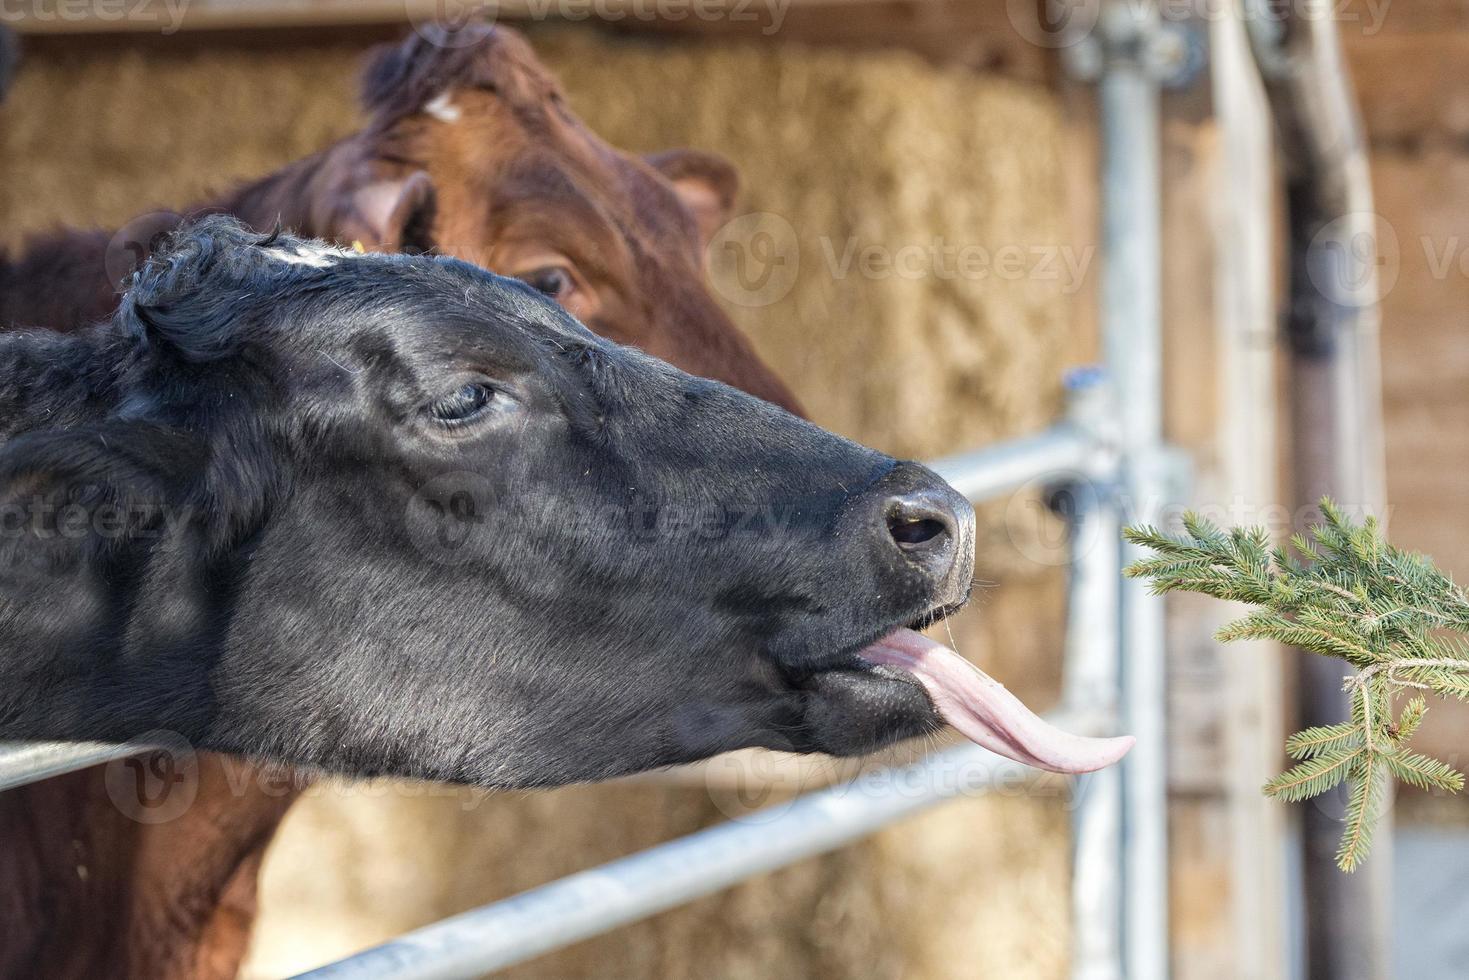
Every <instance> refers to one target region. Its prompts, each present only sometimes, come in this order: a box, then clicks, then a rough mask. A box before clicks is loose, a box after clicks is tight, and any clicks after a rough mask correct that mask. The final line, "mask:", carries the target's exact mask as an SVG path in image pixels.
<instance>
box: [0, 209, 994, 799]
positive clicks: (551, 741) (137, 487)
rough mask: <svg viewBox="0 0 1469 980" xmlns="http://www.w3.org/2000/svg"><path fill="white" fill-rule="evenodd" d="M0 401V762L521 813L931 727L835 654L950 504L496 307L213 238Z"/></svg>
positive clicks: (961, 544)
mask: <svg viewBox="0 0 1469 980" xmlns="http://www.w3.org/2000/svg"><path fill="white" fill-rule="evenodd" d="M0 375H4V378H0V380H5V379H9V381H8V382H7V383H11V388H10V390H11V392H12V394H10V395H8V396H7V395H0V434H5V433H8V434H10V435H11V438H10V440H9V442H8V443H6V444H5V446H4V448H3V449H0V737H3V738H58V737H59V738H102V739H124V738H129V737H136V736H139V735H141V734H143V733H146V732H148V731H151V730H157V729H168V730H172V731H175V732H178V733H180V734H182V735H184V736H185V737H187V738H189V739H191V740H193V741H194V742H195V743H196V744H197V745H199V746H201V747H206V748H211V749H218V750H224V751H230V752H240V753H248V754H254V755H259V756H263V757H268V758H273V759H278V760H282V761H286V762H292V763H306V764H312V765H318V766H322V767H325V768H328V769H332V770H337V771H343V772H349V773H392V774H398V775H408V776H424V777H435V778H443V779H451V780H459V781H467V782H474V783H481V784H487V785H501V786H511V785H537V784H555V783H563V782H568V781H573V780H582V779H590V778H598V777H604V776H610V775H614V774H619V773H626V772H632V771H636V770H641V769H646V768H649V767H654V766H660V765H666V764H671V763H678V762H684V761H689V760H694V759H699V758H702V757H705V756H708V755H711V754H713V753H716V752H720V751H723V750H726V749H732V748H736V747H741V746H751V745H762V746H772V747H778V748H783V749H794V750H797V751H815V750H821V751H828V752H835V753H853V752H861V751H866V750H870V749H872V748H874V747H877V746H879V745H881V744H883V743H886V742H889V741H891V740H893V739H896V738H900V737H904V736H910V735H913V734H916V733H921V732H924V731H928V730H931V729H933V728H934V727H935V726H936V725H937V724H938V719H937V716H936V715H935V713H934V709H933V707H932V703H931V701H930V699H929V695H928V694H927V693H926V692H925V690H924V688H923V686H922V685H921V684H920V683H919V682H918V681H917V680H916V679H915V677H914V676H913V675H911V674H909V673H907V672H905V671H904V670H901V669H898V668H895V667H891V666H874V664H873V663H872V662H870V661H869V660H867V659H864V658H862V657H860V656H859V651H862V650H864V649H865V648H866V647H868V646H869V645H870V644H873V643H874V641H877V640H879V639H880V638H882V637H884V636H887V635H889V634H891V633H892V632H893V631H894V630H896V629H898V628H900V627H904V626H906V625H911V624H919V623H926V622H929V621H931V620H933V619H934V618H936V617H938V616H940V615H942V614H943V613H945V612H946V611H948V610H949V609H951V608H953V607H955V606H956V605H958V604H960V603H962V602H963V601H964V600H965V599H966V598H967V595H968V592H969V588H970V580H971V575H972V562H973V546H974V537H973V515H972V512H971V511H970V509H969V507H968V505H967V504H966V503H965V502H964V501H963V500H962V499H961V498H960V497H959V496H958V495H957V494H956V493H955V492H954V491H953V490H951V489H950V488H949V487H947V485H945V484H944V483H942V481H940V480H939V479H938V478H937V477H936V476H934V475H933V474H932V473H931V472H929V471H928V470H926V469H924V468H922V467H920V466H917V465H915V464H911V463H900V462H898V461H896V460H893V459H891V458H889V457H887V456H883V455H881V454H879V453H876V452H873V451H871V450H868V449H864V448H862V447H861V446H857V445H855V444H853V443H851V442H848V441H846V440H843V439H840V438H837V437H836V436H833V435H831V434H829V433H827V432H824V431H822V430H821V429H818V428H816V427H815V426H813V425H810V424H808V423H806V422H803V421H801V420H800V419H797V418H795V417H794V416H791V415H789V414H787V413H786V412H784V411H781V410H780V409H777V408H775V407H773V406H771V405H769V404H767V403H765V402H762V401H760V400H758V399H755V398H752V397H750V396H747V395H744V394H742V393H740V392H738V391H736V390H734V389H732V388H729V387H726V386H724V385H722V384H719V383H717V382H712V381H706V380H701V379H698V378H694V377H691V376H689V375H686V374H683V373H682V372H680V371H678V370H675V369H674V368H672V367H669V366H668V365H666V364H664V363H662V362H660V361H656V360H654V359H652V358H650V357H647V356H645V355H643V354H641V353H639V352H637V351H636V350H632V349H629V348H624V347H619V346H616V345H614V344H612V343H609V342H607V341H605V340H602V339H599V338H598V337H597V336H595V335H593V334H591V333H590V332H588V331H587V330H586V329H584V328H583V327H581V326H580V325H579V324H578V323H576V322H575V321H574V320H573V319H571V318H570V317H569V316H568V315H567V314H566V313H565V312H564V311H562V310H561V309H560V308H559V307H558V306H556V305H555V304H554V303H552V302H550V301H548V300H546V299H545V298H544V297H542V296H540V295H539V294H537V293H536V292H534V291H533V290H531V289H529V288H528V287H525V286H523V285H521V284H519V283H517V282H514V281H512V280H508V279H502V278H498V277H496V276H494V275H492V274H489V273H487V272H484V271H482V270H480V269H478V268H475V267H473V266H470V265H467V264H464V263H462V262H458V261H455V260H452V259H435V258H423V257H407V256H389V255H358V254H355V253H351V252H343V251H338V250H334V249H328V248H325V247H323V246H320V245H319V244H315V243H308V242H302V241H299V240H295V239H291V238H287V237H267V238H262V237H261V236H256V235H252V234H249V233H247V232H244V231H243V230H241V229H240V228H239V227H238V226H237V225H235V224H233V223H231V222H229V221H228V220H226V219H217V218H216V219H207V220H206V221H204V222H203V223H201V224H200V225H198V226H196V227H195V228H194V229H192V230H190V231H186V232H184V233H181V235H180V236H179V237H178V238H177V239H176V240H175V242H174V243H173V245H172V247H171V249H170V250H169V251H167V252H165V253H164V254H162V255H161V256H159V257H157V258H155V259H153V260H151V261H150V263H149V264H148V265H147V266H146V267H145V268H144V269H143V270H142V271H141V272H140V273H139V274H138V276H137V278H136V280H135V283H134V286H133V288H132V290H131V292H130V293H129V294H128V296H127V297H126V299H125V301H124V303H123V306H122V308H121V310H120V311H119V313H118V315H117V318H116V321H115V322H114V324H112V325H111V326H110V327H109V328H106V329H99V330H98V331H96V332H94V333H92V334H88V335H83V336H79V337H75V338H67V339H65V340H61V339H56V338H45V339H43V338H41V337H40V336H39V335H19V336H13V337H11V338H8V339H4V340H0ZM22 382H23V383H22ZM7 399H8V400H7Z"/></svg>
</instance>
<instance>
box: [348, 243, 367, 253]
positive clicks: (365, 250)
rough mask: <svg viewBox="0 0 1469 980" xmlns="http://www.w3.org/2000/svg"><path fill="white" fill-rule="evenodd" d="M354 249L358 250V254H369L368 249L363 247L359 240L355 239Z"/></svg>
mask: <svg viewBox="0 0 1469 980" xmlns="http://www.w3.org/2000/svg"><path fill="white" fill-rule="evenodd" d="M352 251H354V252H356V253H357V254H358V255H366V254H367V249H365V248H363V247H362V243H361V242H359V241H353V242H352Z"/></svg>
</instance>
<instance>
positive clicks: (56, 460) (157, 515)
mask: <svg viewBox="0 0 1469 980" xmlns="http://www.w3.org/2000/svg"><path fill="white" fill-rule="evenodd" d="M203 459H204V455H203V452H202V449H201V447H200V446H199V445H198V443H197V441H196V440H194V439H192V438H191V437H189V436H186V435H184V434H182V433H179V432H176V431H174V430H171V429H167V428H163V427H159V426H154V425H147V424H122V423H114V424H107V425H99V426H95V427H88V428H83V429H72V430H55V431H44V432H38V433H33V434H30V435H25V436H21V437H19V438H17V439H15V440H13V441H11V442H10V443H8V444H6V445H5V446H4V447H3V448H0V581H3V582H4V584H5V586H6V590H5V592H8V591H11V590H13V589H14V588H16V587H24V586H26V585H27V584H31V585H34V584H37V583H44V582H47V581H54V580H55V579H57V578H58V577H61V578H69V577H73V576H75V575H76V574H78V573H80V572H82V571H85V570H87V569H88V568H91V569H93V570H97V569H96V567H95V566H96V565H97V564H98V563H103V562H107V561H108V560H110V559H115V558H117V557H118V556H119V555H121V554H122V553H124V552H126V551H128V550H129V548H130V546H131V545H133V544H135V543H137V542H139V541H140V540H145V539H159V538H161V537H163V536H165V535H167V534H170V533H173V532H176V531H177V530H179V529H180V528H182V527H184V526H186V525H188V524H189V523H190V515H188V514H187V513H186V511H187V506H188V503H189V500H190V496H191V494H190V487H191V486H192V484H193V481H194V479H195V476H196V475H197V474H198V473H199V472H200V471H201V468H202V465H203ZM0 594H4V593H0Z"/></svg>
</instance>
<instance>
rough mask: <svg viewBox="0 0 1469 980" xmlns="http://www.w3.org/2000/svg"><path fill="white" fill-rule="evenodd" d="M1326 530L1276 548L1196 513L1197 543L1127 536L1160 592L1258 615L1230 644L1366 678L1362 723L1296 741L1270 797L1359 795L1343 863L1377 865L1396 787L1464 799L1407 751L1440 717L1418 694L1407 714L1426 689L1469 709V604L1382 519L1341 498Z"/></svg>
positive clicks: (1192, 534) (1261, 536)
mask: <svg viewBox="0 0 1469 980" xmlns="http://www.w3.org/2000/svg"><path fill="white" fill-rule="evenodd" d="M1321 514H1322V518H1323V520H1322V523H1320V524H1318V525H1315V526H1313V527H1312V528H1310V530H1309V532H1308V533H1306V534H1296V535H1294V536H1292V538H1291V542H1290V543H1291V548H1290V549H1289V550H1287V549H1285V548H1273V547H1272V546H1271V542H1270V538H1269V535H1268V534H1267V533H1266V532H1265V531H1264V530H1263V529H1260V528H1237V529H1235V530H1232V531H1224V530H1222V529H1220V528H1219V527H1218V526H1217V525H1215V524H1213V523H1211V522H1210V521H1207V520H1205V519H1203V518H1202V517H1200V516H1198V515H1196V514H1187V515H1185V516H1184V518H1183V527H1184V531H1185V536H1184V537H1182V538H1175V537H1172V536H1170V535H1167V534H1164V533H1163V532H1161V531H1159V530H1157V529H1156V528H1150V527H1138V528H1129V529H1127V531H1125V532H1124V533H1125V535H1126V537H1127V540H1128V541H1130V542H1132V543H1133V544H1135V545H1139V546H1141V547H1144V548H1147V549H1149V550H1150V551H1152V552H1154V555H1153V556H1150V557H1145V558H1142V559H1139V560H1138V561H1136V562H1134V563H1133V564H1132V565H1130V566H1129V567H1128V569H1127V575H1128V576H1129V577H1132V578H1145V579H1148V580H1149V585H1150V587H1151V590H1152V591H1153V592H1154V593H1156V594H1159V595H1162V594H1166V593H1169V592H1199V593H1202V594H1204V595H1210V596H1214V597H1215V598H1218V599H1225V600H1229V601H1232V602H1243V603H1246V604H1249V605H1253V606H1257V607H1259V608H1257V609H1255V610H1254V611H1252V612H1250V613H1249V614H1248V615H1246V616H1244V617H1243V618H1242V619H1239V620H1237V621H1236V622H1233V623H1230V624H1229V625H1227V626H1225V627H1224V628H1222V629H1221V630H1219V632H1218V634H1217V637H1218V639H1219V640H1220V641H1222V642H1227V641H1230V640H1246V639H1258V640H1273V641H1275V642H1278V643H1284V644H1286V645H1289V646H1295V647H1300V648H1302V649H1305V650H1309V651H1311V652H1313V653H1317V654H1321V655H1322V656H1327V657H1335V658H1337V659H1338V660H1342V661H1344V662H1345V663H1347V664H1349V665H1350V666H1351V667H1355V668H1356V669H1357V671H1359V673H1356V674H1353V675H1351V677H1350V678H1349V679H1348V680H1347V681H1346V683H1345V687H1346V689H1347V690H1349V691H1350V692H1351V697H1352V720H1351V721H1350V722H1348V723H1345V724H1340V725H1326V726H1322V727H1317V728H1308V729H1306V730H1305V731H1301V732H1296V733H1295V734H1294V735H1292V736H1291V737H1290V738H1289V739H1287V740H1286V746H1285V748H1286V752H1287V754H1289V755H1290V757H1291V758H1292V759H1294V760H1296V764H1295V765H1294V766H1292V767H1291V768H1290V769H1288V770H1286V771H1285V772H1283V773H1281V774H1280V775H1279V776H1276V777H1275V778H1274V779H1272V780H1270V781H1269V782H1268V783H1266V784H1265V792H1266V793H1267V794H1268V795H1270V796H1274V797H1278V798H1280V799H1282V800H1286V801H1290V802H1299V801H1301V800H1306V799H1310V798H1311V797H1314V796H1320V795H1321V794H1323V793H1327V792H1330V791H1331V790H1333V789H1335V788H1336V787H1337V786H1339V785H1341V784H1342V783H1344V782H1345V783H1347V784H1348V790H1347V808H1346V814H1345V818H1344V821H1343V831H1342V839H1341V845H1340V847H1339V848H1338V850H1337V855H1336V860H1337V866H1338V867H1340V868H1341V869H1342V870H1343V871H1352V870H1354V869H1355V868H1356V867H1357V866H1358V865H1360V864H1361V862H1362V861H1363V860H1364V859H1365V858H1366V856H1367V852H1368V851H1369V850H1370V848H1371V845H1372V831H1373V828H1374V827H1375V826H1376V822H1377V816H1378V813H1379V811H1380V810H1381V807H1382V803H1383V800H1384V798H1385V796H1386V792H1387V786H1388V783H1389V781H1390V779H1397V780H1399V781H1401V782H1404V783H1407V784H1409V785H1412V786H1416V787H1418V788H1420V789H1425V790H1435V791H1441V792H1450V793H1457V792H1459V791H1460V790H1462V789H1463V788H1464V776H1463V774H1462V773H1460V772H1458V771H1457V770H1456V769H1454V768H1453V767H1452V766H1449V765H1448V764H1446V763H1443V762H1440V761H1438V760H1437V759H1432V758H1429V757H1428V756H1426V755H1422V754H1420V753H1417V752H1413V751H1411V750H1409V749H1408V748H1407V742H1408V740H1409V739H1411V738H1412V737H1413V734H1414V733H1415V732H1416V731H1417V730H1418V726H1419V725H1420V724H1421V723H1422V721H1423V716H1424V715H1425V714H1427V712H1428V706H1427V702H1426V700H1425V699H1424V698H1423V697H1422V696H1414V697H1412V698H1411V699H1409V700H1408V702H1407V704H1406V705H1404V707H1403V709H1402V711H1401V712H1399V713H1397V714H1396V716H1394V712H1393V705H1394V701H1395V699H1396V697H1397V696H1398V695H1400V694H1402V693H1403V692H1405V691H1425V692H1429V693H1432V694H1438V695H1440V696H1443V697H1450V698H1456V699H1458V700H1460V701H1469V640H1466V639H1465V637H1466V636H1469V597H1466V596H1465V594H1464V592H1463V590H1461V589H1460V588H1459V587H1458V586H1456V585H1455V584H1454V583H1453V580H1452V579H1450V578H1449V577H1448V576H1446V575H1444V574H1443V573H1442V572H1440V571H1439V570H1438V569H1437V568H1435V567H1434V566H1433V564H1432V563H1431V562H1430V561H1429V560H1428V559H1426V558H1424V557H1423V556H1422V555H1417V554H1412V553H1409V552H1405V551H1400V550H1398V549H1397V548H1394V547H1393V546H1391V545H1390V544H1388V543H1387V542H1386V541H1385V540H1383V537H1382V532H1381V529H1380V527H1379V526H1378V524H1377V521H1376V520H1375V519H1373V518H1368V519H1367V520H1366V521H1365V522H1364V523H1363V524H1360V525H1358V524H1355V523H1353V522H1352V521H1351V520H1349V519H1348V518H1347V517H1346V515H1345V514H1343V513H1342V511H1341V510H1340V508H1338V507H1337V506H1336V505H1335V504H1334V503H1332V501H1330V500H1323V501H1321Z"/></svg>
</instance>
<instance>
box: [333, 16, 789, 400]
mask: <svg viewBox="0 0 1469 980" xmlns="http://www.w3.org/2000/svg"><path fill="white" fill-rule="evenodd" d="M431 37H433V35H432V34H430V33H429V32H424V33H416V34H414V35H412V36H410V37H409V38H408V39H407V40H405V41H404V42H402V43H401V44H399V45H397V46H396V47H393V48H390V49H386V50H384V51H382V52H380V53H379V54H377V55H376V56H375V57H374V58H373V59H372V60H371V61H370V63H369V64H368V66H367V70H366V73H365V76H364V84H363V100H364V103H365V107H366V109H367V111H368V113H369V115H370V123H369V125H368V127H367V129H366V130H365V131H364V132H363V133H362V134H361V135H360V137H359V138H358V139H356V140H354V141H349V144H348V145H347V146H348V147H350V151H351V155H350V156H348V157H347V158H346V160H345V162H343V161H342V160H340V159H339V161H338V163H337V165H336V166H335V167H334V168H333V169H332V170H331V171H330V172H331V173H334V174H335V184H334V186H332V187H331V188H330V191H329V193H327V194H326V195H325V200H324V202H323V204H324V206H325V207H326V208H327V209H328V210H329V212H330V213H329V214H325V215H320V216H319V217H318V218H317V220H313V221H312V222H311V224H312V225H313V226H314V227H313V228H312V229H311V230H312V231H314V232H315V233H316V234H322V235H328V236H330V237H334V238H336V239H338V240H343V241H351V240H353V239H356V240H360V241H362V242H363V243H364V244H366V245H368V246H370V247H379V248H387V249H391V250H401V251H409V252H414V251H434V252H438V253H442V254H446V255H452V256H455V257H457V258H461V259H464V260H466V261H470V262H473V263H475V264H477V265H480V266H483V267H485V268H488V269H490V270H492V271H494V272H498V273H500V274H502V275H507V276H513V277H516V278H519V279H522V280H524V281H525V282H527V283H529V284H531V285H532V286H534V287H536V288H537V289H539V290H541V291H542V292H544V293H546V294H547V295H549V296H552V297H553V298H555V299H556V300H557V301H558V302H559V303H560V304H561V305H562V306H564V307H565V308H566V309H567V310H569V311H570V312H571V313H572V314H573V315H575V316H576V317H577V319H579V320H581V321H582V322H583V323H585V324H586V325H587V326H588V327H590V328H591V329H593V330H594V331H596V332H597V333H600V334H602V335H603V336H605V337H608V338H610V339H612V340H615V341H617V342H619V343H623V344H629V345H633V346H636V347H640V348H642V349H643V350H645V351H647V352H648V353H650V354H653V355H655V356H657V357H660V358H663V359H664V360H667V361H671V362H673V363H674V364H677V365H678V366H679V367H681V368H683V369H685V370H687V371H689V372H691V373H693V374H698V375H703V376H705V377H711V378H715V379H717V380H720V381H724V382H726V383H728V384H731V385H734V386H735V387H738V388H742V389H744V390H745V391H748V392H750V393H751V394H755V395H758V396H760V397H762V398H765V399H767V400H769V401H772V402H775V403H776V404H778V405H781V406H783V407H785V408H787V409H790V410H792V411H797V410H798V409H797V405H796V402H795V398H794V396H793V395H792V394H791V393H790V391H789V390H788V389H787V388H786V387H785V385H784V384H782V383H781V382H780V381H779V380H778V379H777V378H776V377H775V376H774V375H773V374H772V373H771V372H770V371H769V370H768V369H767V368H766V367H765V366H764V365H763V364H762V363H761V362H760V360H759V359H758V358H757V357H756V355H755V353H754V351H753V350H752V349H751V348H750V346H749V344H748V342H747V341H746V340H745V339H744V337H743V336H742V335H741V334H740V333H739V332H738V331H737V329H736V328H735V326H734V324H733V323H732V322H731V321H730V319H729V317H728V316H727V315H726V314H725V313H724V312H723V311H722V310H721V309H720V308H719V306H718V304H717V303H716V302H715V301H714V299H713V297H712V296H711V295H710V294H709V292H708V290H707V288H706V287H705V285H704V276H703V256H704V246H705V244H706V243H707V241H708V238H709V236H710V235H712V234H713V233H714V232H715V231H716V230H717V229H718V228H719V226H720V225H721V224H722V223H723V222H724V220H725V218H726V216H727V213H728V211H729V209H730V207H731V205H732V202H733V198H734V194H735V190H736V187H737V185H738V177H737V175H736V173H735V171H734V168H733V167H732V166H731V165H730V164H729V163H728V162H727V161H725V160H724V159H722V158H720V157H717V156H715V155H713V154H709V153H702V152H698V151H694V150H672V151H669V152H665V153H660V154H656V155H653V156H649V157H646V158H639V157H635V156H631V155H629V154H627V153H623V152H622V151H620V150H618V149H616V148H614V147H612V146H609V145H608V144H607V143H605V142H603V141H602V140H601V139H599V138H598V137H597V135H596V134H595V133H593V132H592V131H591V130H589V129H588V128H587V127H586V125H585V124H584V123H582V121H581V120H580V119H578V118H577V117H576V116H575V115H573V114H572V112H571V110H570V109H569V108H568V107H567V105H566V101H565V99H564V97H563V95H562V92H561V90H560V87H559V86H558V85H557V83H556V81H555V79H554V78H552V77H551V75H550V73H549V72H548V71H547V70H546V68H545V67H544V66H543V65H542V64H541V63H540V62H539V61H538V60H537V59H536V57H535V55H534V53H533V52H532V51H531V49H530V46H529V45H528V44H527V43H526V41H525V39H524V38H523V37H521V36H520V35H519V34H517V33H516V32H514V31H512V30H508V29H506V28H503V27H486V26H483V25H472V26H470V27H465V28H462V29H460V30H457V31H454V32H449V33H448V34H445V35H441V36H439V37H438V38H437V39H436V40H430V38H431Z"/></svg>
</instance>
